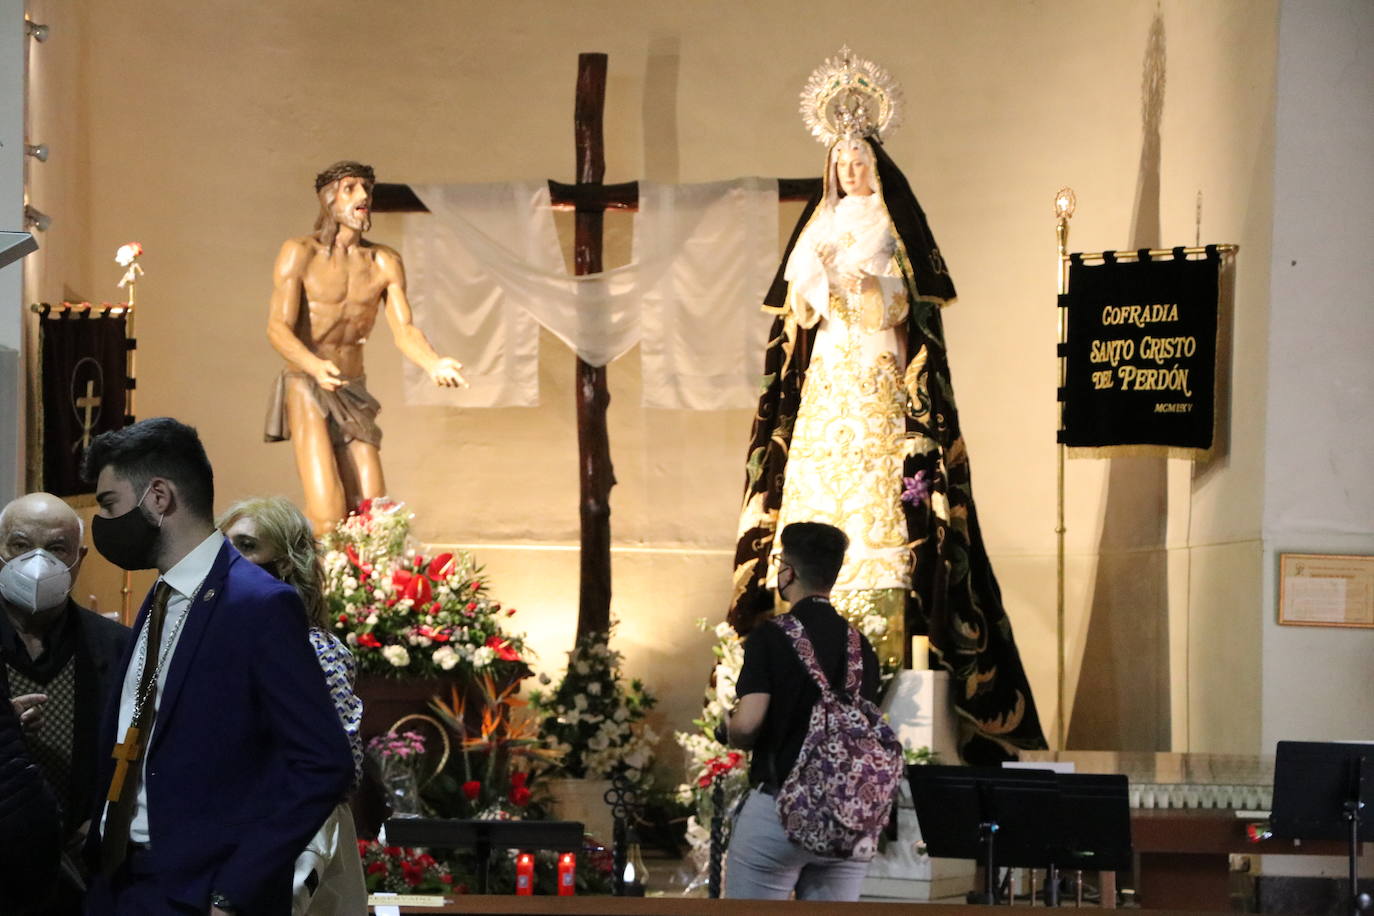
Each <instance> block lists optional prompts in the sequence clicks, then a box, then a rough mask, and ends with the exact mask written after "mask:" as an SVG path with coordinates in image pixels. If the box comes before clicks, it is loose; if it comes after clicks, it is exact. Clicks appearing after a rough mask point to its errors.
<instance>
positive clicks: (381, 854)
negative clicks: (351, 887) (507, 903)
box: [358, 840, 467, 894]
mask: <svg viewBox="0 0 1374 916" xmlns="http://www.w3.org/2000/svg"><path fill="white" fill-rule="evenodd" d="M358 855H359V856H361V857H362V860H363V879H364V880H365V881H366V882H367V889H368V890H369V891H400V892H403V893H407V892H408V893H415V892H419V891H439V892H441V893H459V894H465V893H467V888H466V887H464V886H463V885H457V886H455V885H454V883H453V873H452V872H451V871H449V868H448V866H447V865H445V864H443V863H442V862H440V861H439V860H437V859H435V858H434V857H433V856H432V855H430V854H429V853H427V852H425V851H424V850H421V849H406V848H403V847H401V846H383V845H382V844H381V843H378V842H377V841H376V840H359V841H358Z"/></svg>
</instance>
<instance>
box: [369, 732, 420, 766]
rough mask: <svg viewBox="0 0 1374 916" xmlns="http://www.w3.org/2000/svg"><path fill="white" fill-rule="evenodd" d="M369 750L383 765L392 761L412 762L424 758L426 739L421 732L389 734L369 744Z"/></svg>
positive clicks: (374, 739) (378, 736) (379, 736)
mask: <svg viewBox="0 0 1374 916" xmlns="http://www.w3.org/2000/svg"><path fill="white" fill-rule="evenodd" d="M367 749H368V751H369V752H371V753H372V754H375V755H376V756H377V757H378V758H380V759H381V761H382V762H383V763H386V762H388V761H391V760H399V761H405V762H410V761H412V760H417V759H419V758H420V757H423V756H424V753H425V739H424V736H423V735H421V734H420V733H419V732H401V733H400V734H399V735H398V734H396V733H394V732H387V733H385V734H382V735H377V736H376V737H375V738H373V739H372V740H371V741H369V742H367Z"/></svg>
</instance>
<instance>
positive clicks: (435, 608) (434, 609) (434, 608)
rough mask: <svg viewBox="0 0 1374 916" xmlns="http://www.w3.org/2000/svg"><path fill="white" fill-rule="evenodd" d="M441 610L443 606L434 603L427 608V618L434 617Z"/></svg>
mask: <svg viewBox="0 0 1374 916" xmlns="http://www.w3.org/2000/svg"><path fill="white" fill-rule="evenodd" d="M441 610H443V605H441V604H440V603H439V602H437V601H436V602H434V603H433V604H431V605H430V606H429V616H431V617H435V616H437V615H438V613H439V612H440V611H441Z"/></svg>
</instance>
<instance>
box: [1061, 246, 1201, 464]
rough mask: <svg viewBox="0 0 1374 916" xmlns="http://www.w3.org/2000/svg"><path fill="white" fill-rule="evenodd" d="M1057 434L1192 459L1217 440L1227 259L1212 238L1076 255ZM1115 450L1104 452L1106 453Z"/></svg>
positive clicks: (1082, 444)
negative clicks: (1203, 243)
mask: <svg viewBox="0 0 1374 916" xmlns="http://www.w3.org/2000/svg"><path fill="white" fill-rule="evenodd" d="M1069 262H1070V263H1069V292H1068V293H1067V294H1065V295H1064V296H1061V297H1060V303H1059V304H1060V307H1062V308H1064V309H1066V310H1067V312H1066V315H1065V322H1066V329H1067V333H1066V343H1064V344H1061V345H1060V353H1059V355H1060V357H1061V358H1063V360H1064V385H1063V387H1062V388H1060V389H1059V398H1060V400H1061V401H1063V402H1064V414H1063V424H1062V428H1061V430H1060V432H1059V441H1060V442H1062V443H1063V444H1065V445H1067V446H1069V447H1070V448H1071V449H1110V450H1112V451H1115V452H1117V453H1121V452H1130V453H1132V454H1152V453H1157V454H1173V455H1174V456H1175V457H1180V456H1183V457H1195V456H1196V455H1197V454H1198V453H1200V452H1205V451H1206V450H1208V449H1210V448H1211V446H1212V437H1213V424H1214V420H1215V415H1216V394H1215V390H1216V364H1217V293H1218V270H1219V267H1220V264H1221V257H1220V255H1219V254H1218V252H1217V249H1216V246H1210V245H1209V246H1208V247H1207V250H1206V254H1205V256H1204V257H1203V258H1200V259H1197V260H1191V259H1189V258H1187V257H1185V255H1184V253H1183V249H1182V248H1176V249H1174V251H1173V255H1172V256H1171V257H1164V258H1157V259H1154V260H1152V259H1151V258H1150V257H1149V253H1148V252H1146V251H1142V252H1140V253H1139V259H1138V260H1133V261H1125V260H1119V259H1118V257H1117V255H1116V253H1115V252H1110V251H1109V252H1105V253H1104V261H1103V262H1102V263H1101V264H1085V263H1083V260H1082V256H1081V255H1078V254H1074V255H1070V258H1069ZM1112 451H1107V452H1103V453H1100V454H1101V455H1102V456H1106V455H1110V454H1111V453H1112Z"/></svg>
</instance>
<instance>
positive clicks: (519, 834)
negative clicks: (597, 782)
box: [385, 817, 584, 894]
mask: <svg viewBox="0 0 1374 916" xmlns="http://www.w3.org/2000/svg"><path fill="white" fill-rule="evenodd" d="M385 830H386V841H387V843H389V844H391V845H394V846H438V847H442V848H447V849H471V850H473V851H474V852H475V853H477V892H478V893H479V894H485V893H486V892H487V883H488V878H489V871H490V868H491V852H492V850H493V849H552V850H554V851H555V852H580V851H581V850H582V834H583V832H584V829H583V825H582V823H581V822H579V821H476V820H449V819H446V818H436V817H393V818H391V819H390V820H388V821H387V822H386V825H385Z"/></svg>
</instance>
